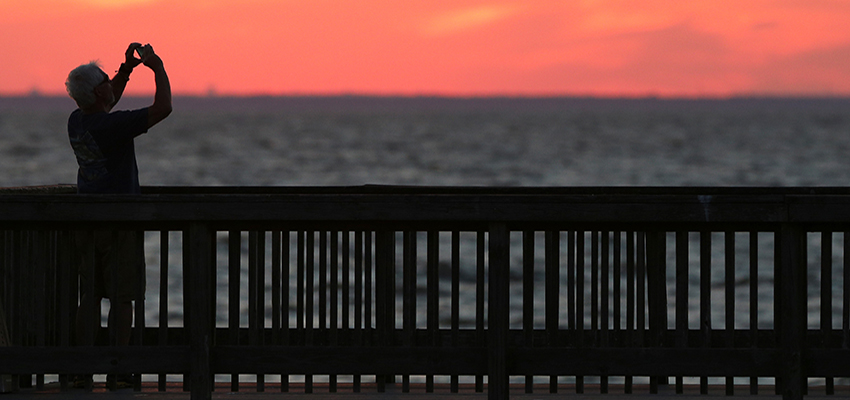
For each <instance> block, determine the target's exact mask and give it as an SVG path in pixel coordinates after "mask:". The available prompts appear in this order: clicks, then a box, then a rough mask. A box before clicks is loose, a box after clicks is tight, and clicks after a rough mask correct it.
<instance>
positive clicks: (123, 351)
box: [0, 346, 192, 374]
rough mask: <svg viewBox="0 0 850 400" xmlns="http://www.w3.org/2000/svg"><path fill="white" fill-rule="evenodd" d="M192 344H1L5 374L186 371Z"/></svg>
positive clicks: (0, 359) (1, 370)
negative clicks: (44, 345)
mask: <svg viewBox="0 0 850 400" xmlns="http://www.w3.org/2000/svg"><path fill="white" fill-rule="evenodd" d="M191 359H192V351H191V349H190V347H189V346H120V347H111V346H72V347H54V346H50V347H37V346H26V347H22V346H12V347H0V373H3V374H107V373H108V374H132V373H173V374H179V373H185V372H189V371H190V370H191V369H192V360H191Z"/></svg>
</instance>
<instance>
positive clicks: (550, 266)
mask: <svg viewBox="0 0 850 400" xmlns="http://www.w3.org/2000/svg"><path fill="white" fill-rule="evenodd" d="M560 235H561V234H560V232H557V231H546V236H545V241H546V245H545V254H544V257H545V260H544V263H545V266H544V267H545V276H546V284H545V287H544V290H545V306H544V307H545V310H544V312H545V315H546V344H547V345H548V346H553V347H554V346H558V345H559V343H558V329H559V328H560V320H559V319H560V315H561V307H560V304H561V293H560V290H561V276H560V269H561V268H560V267H561V265H560V263H561V245H560V238H561V236H560ZM557 392H558V376H557V375H550V376H549V393H557Z"/></svg>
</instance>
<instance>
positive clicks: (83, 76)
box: [65, 61, 115, 110]
mask: <svg viewBox="0 0 850 400" xmlns="http://www.w3.org/2000/svg"><path fill="white" fill-rule="evenodd" d="M65 90H67V91H68V95H70V96H71V98H72V99H74V101H76V102H77V106H78V107H80V109H81V110H86V109H90V108H92V107H93V106H95V105H96V104H97V103H98V101H102V102H103V103H104V104H107V105H111V104H112V103H113V102H115V95H114V94H113V92H112V85H111V82H110V80H109V75H107V74H106V73H105V72H103V70H102V69H101V68H100V65H99V64H98V63H97V61H92V62H90V63H88V64H83V65H80V66H79V67H77V68H74V70H72V71H71V73H70V74H68V79H67V80H66V81H65Z"/></svg>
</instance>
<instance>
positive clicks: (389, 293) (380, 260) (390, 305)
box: [375, 230, 395, 392]
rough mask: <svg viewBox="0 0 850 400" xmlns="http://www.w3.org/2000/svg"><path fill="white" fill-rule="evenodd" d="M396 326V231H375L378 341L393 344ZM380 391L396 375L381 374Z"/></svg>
mask: <svg viewBox="0 0 850 400" xmlns="http://www.w3.org/2000/svg"><path fill="white" fill-rule="evenodd" d="M394 328H395V232H394V231H387V230H382V231H377V232H375V329H376V330H377V335H378V343H381V344H382V345H384V346H386V345H390V344H392V334H393V330H394ZM377 380H378V388H379V391H380V392H382V391H383V390H384V385H385V384H387V383H393V380H394V377H393V376H389V375H379V376H378V377H377Z"/></svg>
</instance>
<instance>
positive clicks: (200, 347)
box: [184, 222, 215, 400]
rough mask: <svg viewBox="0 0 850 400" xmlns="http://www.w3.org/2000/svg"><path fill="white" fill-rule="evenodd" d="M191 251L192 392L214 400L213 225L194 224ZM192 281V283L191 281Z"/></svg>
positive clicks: (198, 398) (196, 397)
mask: <svg viewBox="0 0 850 400" xmlns="http://www.w3.org/2000/svg"><path fill="white" fill-rule="evenodd" d="M187 233H188V238H187V239H184V240H185V241H186V242H188V245H187V246H186V247H187V248H186V249H185V250H186V251H187V252H188V261H189V268H188V272H189V276H188V277H184V285H189V288H188V289H189V290H188V292H189V298H188V299H186V300H184V301H188V302H189V312H190V316H191V318H190V320H189V321H190V325H189V327H188V328H189V337H190V339H189V341H190V343H189V345H190V348H191V351H190V354H191V357H192V359H191V360H190V364H189V365H190V366H191V373H190V376H191V384H190V385H191V386H190V387H191V391H192V399H193V400H206V399H210V398H212V381H211V376H212V375H211V370H210V346H211V341H212V331H211V329H210V328H211V326H212V316H211V313H212V310H211V307H210V305H211V298H212V293H211V291H210V284H211V282H212V278H211V274H212V273H213V271H214V267H215V266H214V265H213V259H212V255H213V253H212V251H213V248H214V247H213V243H214V242H213V240H214V237H213V232H212V231H211V230H210V227H209V225H207V224H204V223H198V222H195V223H192V224H191V225H189V230H188V232H187ZM187 278H188V279H187Z"/></svg>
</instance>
